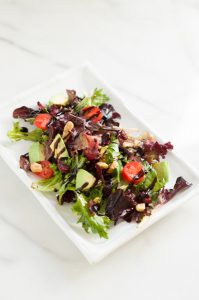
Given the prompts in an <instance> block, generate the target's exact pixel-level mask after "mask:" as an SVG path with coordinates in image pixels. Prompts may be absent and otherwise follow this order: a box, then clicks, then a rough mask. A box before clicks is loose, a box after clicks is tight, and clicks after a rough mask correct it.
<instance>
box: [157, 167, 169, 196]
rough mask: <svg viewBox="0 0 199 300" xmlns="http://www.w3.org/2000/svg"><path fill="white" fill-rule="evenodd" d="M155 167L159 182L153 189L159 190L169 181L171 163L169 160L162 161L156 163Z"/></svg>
mask: <svg viewBox="0 0 199 300" xmlns="http://www.w3.org/2000/svg"><path fill="white" fill-rule="evenodd" d="M153 168H154V169H155V171H156V173H157V182H156V184H155V186H154V188H153V190H154V191H156V192H157V191H159V190H160V189H161V188H163V187H164V186H165V184H166V183H167V182H168V181H169V165H168V162H167V161H161V162H157V163H154V164H153Z"/></svg>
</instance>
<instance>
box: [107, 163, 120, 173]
mask: <svg viewBox="0 0 199 300" xmlns="http://www.w3.org/2000/svg"><path fill="white" fill-rule="evenodd" d="M117 167H118V162H117V161H114V162H112V164H111V165H110V166H109V168H108V173H109V174H111V173H112V172H113V171H114V170H115V169H116V168H117Z"/></svg>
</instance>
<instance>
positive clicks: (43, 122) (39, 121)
mask: <svg viewBox="0 0 199 300" xmlns="http://www.w3.org/2000/svg"><path fill="white" fill-rule="evenodd" d="M51 119H52V116H51V115H49V114H39V115H37V116H36V118H35V121H34V125H35V126H36V127H38V128H40V129H42V130H46V129H47V125H48V123H49V122H50V120H51Z"/></svg>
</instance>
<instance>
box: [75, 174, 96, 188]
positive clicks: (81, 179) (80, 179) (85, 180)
mask: <svg viewBox="0 0 199 300" xmlns="http://www.w3.org/2000/svg"><path fill="white" fill-rule="evenodd" d="M95 180H96V178H95V177H94V176H93V175H92V174H91V173H89V172H87V171H86V170H84V169H79V171H78V172H77V175H76V189H77V190H78V189H80V188H81V187H82V186H83V185H84V184H85V187H84V188H83V191H87V190H89V189H90V188H91V187H92V186H93V184H94V183H95ZM86 184H87V185H86Z"/></svg>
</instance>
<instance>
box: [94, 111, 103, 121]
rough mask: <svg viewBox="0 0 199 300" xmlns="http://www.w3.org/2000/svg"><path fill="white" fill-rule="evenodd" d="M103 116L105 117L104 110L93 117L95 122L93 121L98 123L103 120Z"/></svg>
mask: <svg viewBox="0 0 199 300" xmlns="http://www.w3.org/2000/svg"><path fill="white" fill-rule="evenodd" d="M102 118H103V114H102V112H101V111H100V113H99V115H98V116H97V117H95V118H92V122H93V123H97V122H99V121H101V119H102Z"/></svg>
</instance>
